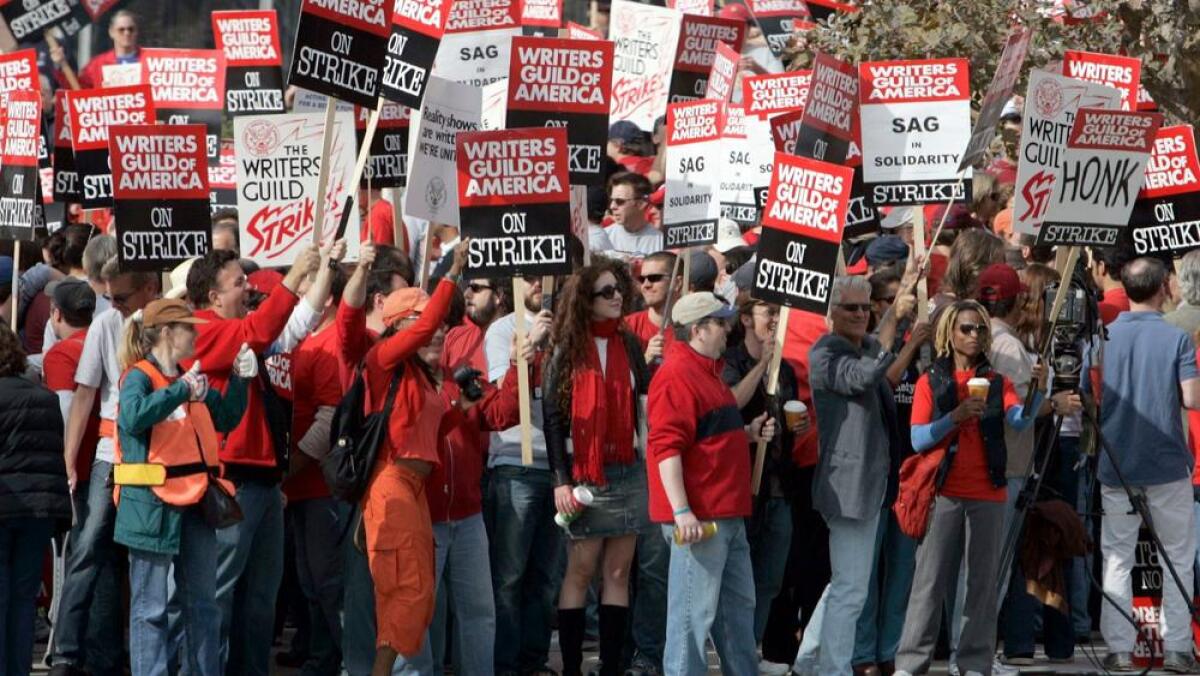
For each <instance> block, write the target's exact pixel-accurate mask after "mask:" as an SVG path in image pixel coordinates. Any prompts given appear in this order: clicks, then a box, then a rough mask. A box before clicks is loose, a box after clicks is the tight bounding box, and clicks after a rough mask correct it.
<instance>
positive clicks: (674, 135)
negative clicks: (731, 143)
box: [662, 100, 725, 249]
mask: <svg viewBox="0 0 1200 676" xmlns="http://www.w3.org/2000/svg"><path fill="white" fill-rule="evenodd" d="M724 108H725V104H723V103H721V102H720V101H711V100H701V101H688V102H683V103H672V104H671V105H669V106H667V193H666V204H665V205H664V206H663V219H662V220H663V230H664V234H665V236H666V247H667V248H668V249H675V248H681V247H688V246H700V245H703V244H712V243H713V242H715V241H717V219H718V218H719V217H720V215H721V205H720V203H718V202H717V172H718V171H719V169H720V167H719V166H718V163H717V158H718V157H719V156H720V150H721V130H722V128H723V127H724V119H723V118H724Z"/></svg>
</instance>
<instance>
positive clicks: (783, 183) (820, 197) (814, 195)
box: [751, 153, 854, 314]
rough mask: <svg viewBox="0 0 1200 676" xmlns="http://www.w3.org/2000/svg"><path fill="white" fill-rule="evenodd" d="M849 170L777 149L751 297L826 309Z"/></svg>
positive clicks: (820, 310)
mask: <svg viewBox="0 0 1200 676" xmlns="http://www.w3.org/2000/svg"><path fill="white" fill-rule="evenodd" d="M853 178H854V170H853V169H851V168H850V167H842V166H838V165H836V164H829V163H828V162H819V161H817V160H811V159H808V158H807V157H794V156H792V155H785V154H783V153H777V154H776V155H775V171H774V173H773V174H772V176H771V191H770V193H769V194H768V195H767V204H766V207H765V209H764V210H763V217H762V224H763V229H762V238H761V239H760V241H759V245H758V264H757V266H756V267H755V270H754V289H753V293H752V294H751V295H753V297H754V298H756V299H758V300H761V301H765V302H768V303H779V304H780V305H786V306H788V307H791V308H796V309H798V310H805V311H808V312H816V313H818V314H825V312H826V310H828V308H829V290H830V287H831V286H832V281H833V275H834V274H835V272H836V270H837V262H838V256H839V249H840V248H841V246H842V224H843V223H845V221H846V208H847V205H848V203H849V201H850V183H851V181H852V180H853Z"/></svg>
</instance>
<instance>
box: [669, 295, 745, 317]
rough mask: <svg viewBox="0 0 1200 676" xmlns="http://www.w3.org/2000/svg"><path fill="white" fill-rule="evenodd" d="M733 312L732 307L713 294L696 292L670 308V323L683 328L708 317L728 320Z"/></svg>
mask: <svg viewBox="0 0 1200 676" xmlns="http://www.w3.org/2000/svg"><path fill="white" fill-rule="evenodd" d="M734 312H735V310H734V309H733V308H732V307H730V306H729V305H726V304H725V302H724V301H722V300H721V299H720V298H717V296H716V294H714V293H713V292H711V291H697V292H696V293H689V294H687V295H686V296H684V297H682V298H680V299H679V300H678V301H676V302H675V305H674V306H673V307H672V308H671V322H672V323H675V324H678V325H680V326H684V325H686V324H692V323H695V322H698V321H700V320H701V319H707V318H709V317H713V318H716V319H728V318H730V317H732V316H733V313H734Z"/></svg>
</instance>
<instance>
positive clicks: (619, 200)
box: [608, 197, 642, 207]
mask: <svg viewBox="0 0 1200 676" xmlns="http://www.w3.org/2000/svg"><path fill="white" fill-rule="evenodd" d="M641 199H642V198H641V197H610V198H608V205H609V206H612V205H614V204H615V205H617V206H618V207H623V206H625V205H626V204H628V203H630V202H638V201H641Z"/></svg>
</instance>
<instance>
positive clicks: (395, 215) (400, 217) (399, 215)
mask: <svg viewBox="0 0 1200 676" xmlns="http://www.w3.org/2000/svg"><path fill="white" fill-rule="evenodd" d="M403 197H404V192H403V191H401V189H400V188H392V242H393V243H395V245H396V248H398V249H401V250H403V251H404V253H405V254H406V255H407V256H408V257H409V259H410V260H412V261H413V262H414V263H415V262H416V258H414V257H413V254H415V253H416V252H415V251H413V250H412V249H413V245H412V242H409V243H408V247H407V249H406V248H405V247H404V240H405V237H404V234H405V225H404V205H403V204H402V203H401V202H400V200H401V199H402V198H403Z"/></svg>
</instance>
